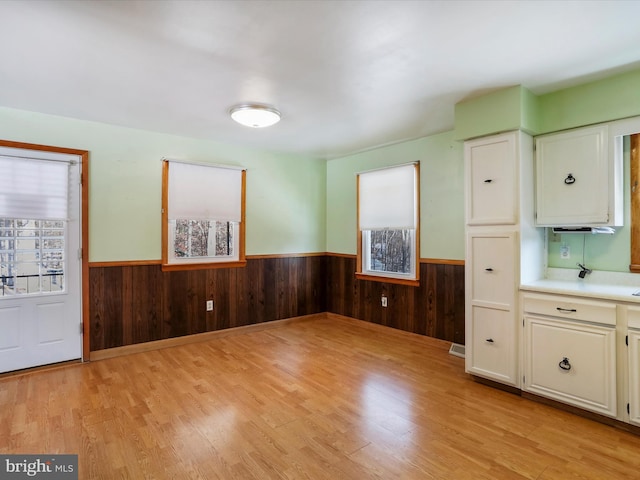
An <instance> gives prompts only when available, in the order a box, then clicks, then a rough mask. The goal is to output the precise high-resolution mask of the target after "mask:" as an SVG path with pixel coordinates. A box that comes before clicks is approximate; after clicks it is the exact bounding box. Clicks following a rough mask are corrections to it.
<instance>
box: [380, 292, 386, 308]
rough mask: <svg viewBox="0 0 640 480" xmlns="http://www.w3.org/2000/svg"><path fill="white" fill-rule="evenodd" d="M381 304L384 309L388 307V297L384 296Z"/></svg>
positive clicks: (381, 298)
mask: <svg viewBox="0 0 640 480" xmlns="http://www.w3.org/2000/svg"><path fill="white" fill-rule="evenodd" d="M380 303H381V304H382V306H383V307H386V306H387V297H386V296H384V295H382V297H380Z"/></svg>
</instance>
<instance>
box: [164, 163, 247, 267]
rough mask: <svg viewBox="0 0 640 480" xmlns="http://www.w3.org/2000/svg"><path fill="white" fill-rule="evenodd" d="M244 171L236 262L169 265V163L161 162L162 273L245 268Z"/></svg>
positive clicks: (244, 171)
mask: <svg viewBox="0 0 640 480" xmlns="http://www.w3.org/2000/svg"><path fill="white" fill-rule="evenodd" d="M211 166H212V167H216V165H213V164H212V165H211ZM246 175H247V172H246V170H244V169H243V170H242V177H241V178H242V180H241V181H242V185H241V203H240V205H241V209H240V224H239V226H238V232H239V236H240V238H239V246H238V250H239V251H238V260H231V261H220V260H216V261H210V262H205V261H203V262H198V263H184V264H175V263H169V261H168V260H169V259H168V248H169V162H168V161H163V162H162V242H161V243H162V270H163V271H169V272H170V271H180V270H203V269H214V268H234V267H245V266H246V265H247V260H246V254H245V238H246V233H245V232H246V221H245V219H246V212H245V210H246V183H247V180H246Z"/></svg>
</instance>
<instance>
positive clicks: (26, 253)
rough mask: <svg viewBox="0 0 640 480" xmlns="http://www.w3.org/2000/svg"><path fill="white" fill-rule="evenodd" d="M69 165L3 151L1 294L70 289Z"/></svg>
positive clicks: (0, 159) (0, 171)
mask: <svg viewBox="0 0 640 480" xmlns="http://www.w3.org/2000/svg"><path fill="white" fill-rule="evenodd" d="M69 165H70V163H69V162H67V161H63V160H37V159H30V158H19V157H15V158H14V157H11V156H0V298H6V297H11V296H15V295H33V294H42V293H54V292H64V290H65V281H64V280H65V275H64V274H65V263H66V262H65V251H66V247H65V231H66V228H67V221H68V218H67V217H68V194H69V192H68V183H69Z"/></svg>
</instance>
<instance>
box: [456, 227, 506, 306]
mask: <svg viewBox="0 0 640 480" xmlns="http://www.w3.org/2000/svg"><path fill="white" fill-rule="evenodd" d="M515 255H516V233H515V232H507V233H501V232H489V231H484V232H472V233H469V234H468V237H467V260H466V261H467V262H468V263H467V287H466V288H468V289H469V292H470V294H469V296H468V298H469V299H470V301H471V302H472V303H475V304H482V305H484V306H493V307H501V308H511V307H512V306H513V305H514V303H515V297H516V295H517V292H516V288H517V285H516V261H515Z"/></svg>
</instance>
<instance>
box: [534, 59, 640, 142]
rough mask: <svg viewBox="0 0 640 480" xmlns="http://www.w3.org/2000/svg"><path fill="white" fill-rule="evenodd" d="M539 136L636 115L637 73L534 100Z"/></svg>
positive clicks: (639, 100) (639, 83) (639, 109)
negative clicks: (538, 115)
mask: <svg viewBox="0 0 640 480" xmlns="http://www.w3.org/2000/svg"><path fill="white" fill-rule="evenodd" d="M538 99H539V102H540V110H539V113H540V118H539V132H538V133H548V132H555V131H558V130H566V129H568V128H574V127H580V126H584V125H590V124H593V123H601V122H606V121H610V120H617V119H620V118H627V117H634V116H636V115H640V70H635V71H633V72H629V73H625V74H621V75H615V76H612V77H609V78H606V79H604V80H598V81H595V82H589V83H586V84H584V85H579V86H577V87H573V88H567V89H564V90H559V91H557V92H553V93H548V94H546V95H541V96H540V97H538Z"/></svg>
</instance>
